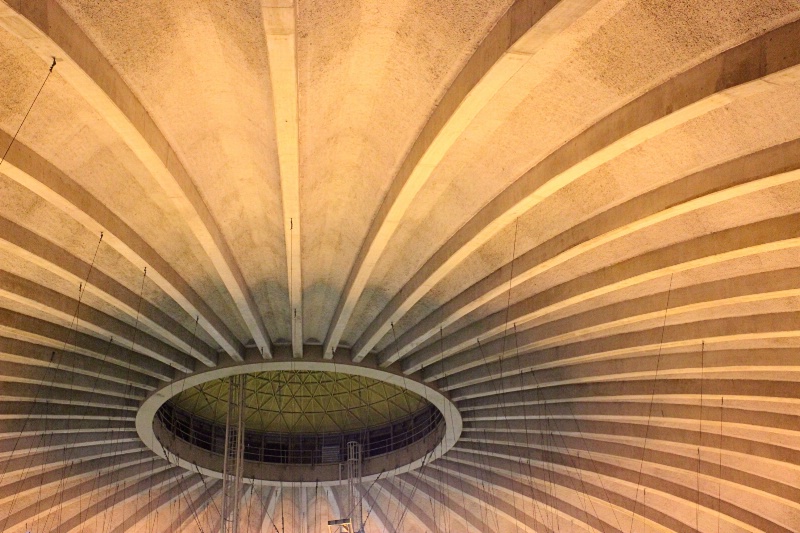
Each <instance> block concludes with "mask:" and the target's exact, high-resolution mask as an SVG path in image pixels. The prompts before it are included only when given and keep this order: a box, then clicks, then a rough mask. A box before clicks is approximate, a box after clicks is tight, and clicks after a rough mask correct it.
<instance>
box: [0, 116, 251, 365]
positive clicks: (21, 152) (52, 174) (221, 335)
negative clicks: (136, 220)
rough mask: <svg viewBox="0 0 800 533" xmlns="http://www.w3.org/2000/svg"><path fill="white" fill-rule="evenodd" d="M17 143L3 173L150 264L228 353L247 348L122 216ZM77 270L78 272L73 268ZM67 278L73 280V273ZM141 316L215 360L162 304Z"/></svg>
mask: <svg viewBox="0 0 800 533" xmlns="http://www.w3.org/2000/svg"><path fill="white" fill-rule="evenodd" d="M10 142H11V138H10V137H9V136H8V134H6V133H5V132H2V131H0V144H4V143H9V144H10ZM13 146H14V149H13V150H11V151H9V154H8V155H7V156H6V159H5V160H4V161H3V167H2V173H3V174H4V175H5V176H8V177H9V178H11V179H12V180H14V181H15V182H17V183H18V184H20V185H22V186H23V187H25V188H27V189H28V190H30V191H31V192H33V193H34V194H36V195H38V196H39V197H41V198H43V199H44V200H46V201H47V202H49V203H50V204H51V205H53V206H54V207H56V208H57V209H60V210H61V211H63V212H64V213H66V214H67V215H68V216H70V217H71V218H73V219H74V220H75V221H77V222H78V223H80V224H81V225H83V226H84V227H85V228H86V229H88V230H89V231H91V232H92V233H94V234H95V235H99V234H100V232H103V242H104V243H105V244H108V245H109V246H111V247H112V248H113V249H114V250H115V251H116V252H117V253H119V254H120V255H121V256H122V257H124V258H125V259H127V260H128V261H130V262H131V264H133V265H135V266H136V267H137V268H138V269H141V268H142V267H144V266H147V267H148V269H147V277H148V278H149V279H151V280H153V282H154V283H155V284H156V285H158V287H159V288H160V289H161V290H163V291H164V292H165V293H166V294H167V295H168V296H169V297H170V298H172V299H173V300H174V301H175V302H177V303H178V305H180V306H181V307H182V308H183V309H184V310H185V311H186V313H187V314H188V315H189V316H191V317H198V316H199V317H201V318H202V320H201V321H200V326H201V327H203V329H205V331H206V332H207V333H208V334H209V335H210V336H211V337H212V338H213V339H214V340H215V341H217V342H218V343H219V345H220V346H222V347H223V349H225V351H226V352H228V353H231V352H236V353H243V350H244V347H243V346H242V345H241V343H240V342H239V341H238V340H237V339H236V337H235V336H234V335H233V333H231V331H230V330H229V329H228V328H227V326H225V324H224V323H223V322H222V320H221V319H220V318H219V317H218V316H217V315H216V314H215V313H214V312H213V311H212V310H211V308H210V307H209V306H208V304H206V303H205V301H203V300H202V298H200V296H199V295H198V294H197V293H196V292H195V291H194V289H192V288H191V287H190V286H189V284H188V283H187V282H186V281H185V280H184V279H183V278H182V277H181V276H180V275H179V274H178V272H177V271H176V270H175V269H174V268H172V267H171V266H170V265H169V264H168V263H167V262H166V261H165V260H164V259H163V258H162V257H161V256H160V255H158V253H157V252H156V251H155V250H153V249H152V247H150V246H149V245H148V244H147V243H146V242H145V241H144V240H143V239H142V238H141V237H140V236H139V235H138V234H137V233H136V232H135V231H133V229H131V228H130V227H129V226H128V225H127V224H125V223H124V222H123V221H122V219H120V218H119V217H118V216H117V215H116V214H114V213H113V212H112V211H111V210H110V209H109V208H108V207H107V206H106V205H105V204H103V203H102V202H100V201H99V200H97V199H96V198H95V197H94V196H92V195H91V194H90V193H89V191H87V190H86V189H84V188H83V187H81V186H80V185H78V184H77V183H76V182H75V181H73V180H72V179H71V178H70V177H69V176H67V175H66V174H64V173H63V172H61V171H60V170H58V169H57V168H55V167H54V166H53V165H51V164H50V163H48V162H47V161H46V160H45V159H44V158H42V157H41V156H39V155H38V154H37V153H35V152H34V151H33V150H31V149H30V148H28V147H27V146H26V145H24V144H23V143H21V142H20V141H19V140H15V141H14V145H13ZM72 273H73V275H75V274H76V273H75V272H74V271H73V272H72ZM62 277H63V276H62ZM67 279H70V281H73V280H72V276H70V277H69V278H67ZM125 292H126V291H124V290H121V289H117V290H116V293H125ZM126 303H127V304H128V305H127V306H125V307H123V310H124V311H125V312H126V313H127V314H130V312H131V309H128V307H129V306H130V302H128V301H127V300H126ZM140 320H142V322H143V323H145V324H147V325H148V326H149V327H150V328H152V329H153V330H154V331H156V332H158V333H159V335H161V336H162V337H163V338H164V339H166V340H167V341H168V342H170V343H172V344H173V345H174V346H175V347H177V348H179V349H181V350H183V351H184V352H187V353H188V352H191V353H192V354H193V355H194V356H195V357H197V358H198V359H200V360H201V361H202V362H203V363H204V364H205V365H208V366H214V365H216V360H217V353H216V351H215V350H214V349H212V348H211V347H210V346H208V345H206V344H205V343H204V342H202V341H200V339H197V338H196V337H195V336H194V335H193V334H192V332H190V331H188V330H187V329H186V328H184V327H182V326H181V325H180V324H178V323H177V322H176V321H175V320H174V319H173V318H171V317H169V316H168V315H166V314H165V313H163V312H161V311H160V310H159V309H158V308H157V307H155V306H153V305H150V304H149V303H148V304H146V305H144V306H143V308H142V313H141V316H140Z"/></svg>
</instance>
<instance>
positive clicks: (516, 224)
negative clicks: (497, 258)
mask: <svg viewBox="0 0 800 533" xmlns="http://www.w3.org/2000/svg"><path fill="white" fill-rule="evenodd" d="M518 231H519V217H517V219H516V220H515V221H514V240H513V241H512V244H511V265H510V268H509V274H508V297H507V298H506V316H505V326H504V330H503V349H502V352H501V353H500V359H499V360H498V362H497V364H498V365H499V367H500V376H501V377H502V375H503V360H504V359H505V358H506V344H507V340H508V317H509V313H510V312H511V289H512V288H513V287H512V283H513V282H514V261H515V260H516V258H517V233H518ZM503 394H505V390H504V389H503V388H502V385H501V390H500V398H501V400H500V408H501V409H502V411H503V412H504V413H506V409H507V406H506V405H505V402H503V401H502V395H503ZM506 423H507V425H508V426H509V433H510V424H509V423H508V418H507V417H506ZM519 474H520V476H521V475H522V458H520V460H519ZM520 496H521V495H520ZM511 501H512V505H513V506H514V528H515V529H516V530H517V533H519V517H518V516H517V496H516V491H513V492H512V494H511ZM522 505H523V512H524V506H525V499H524V498H523V500H522Z"/></svg>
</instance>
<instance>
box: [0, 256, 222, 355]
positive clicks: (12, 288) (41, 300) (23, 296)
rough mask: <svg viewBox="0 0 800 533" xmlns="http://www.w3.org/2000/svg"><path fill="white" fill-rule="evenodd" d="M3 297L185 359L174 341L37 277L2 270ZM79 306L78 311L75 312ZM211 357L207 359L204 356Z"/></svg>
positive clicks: (140, 348) (150, 352) (142, 347)
mask: <svg viewBox="0 0 800 533" xmlns="http://www.w3.org/2000/svg"><path fill="white" fill-rule="evenodd" d="M0 297H3V298H5V299H7V300H9V301H12V302H14V303H17V304H21V305H22V306H24V307H28V308H31V309H34V310H36V311H37V312H39V313H43V314H45V315H49V316H50V317H52V318H53V319H54V320H53V321H54V322H57V323H61V325H62V326H64V327H70V326H72V325H73V321H74V320H75V321H76V327H78V328H79V329H82V330H84V331H89V332H90V334H93V335H94V336H97V337H99V338H101V339H109V338H112V337H113V338H114V339H116V340H117V342H118V343H119V344H121V345H126V346H132V345H133V344H134V343H135V349H136V351H137V352H140V353H142V354H144V355H146V356H148V357H150V358H152V359H156V360H163V359H169V360H175V361H181V360H184V358H185V354H184V353H183V352H181V351H180V350H178V349H177V348H174V347H173V346H172V345H170V344H167V343H165V342H163V341H162V340H160V339H158V338H156V337H153V336H152V335H150V334H148V333H147V332H145V331H138V329H137V330H135V329H134V328H133V327H132V326H131V325H130V324H127V323H125V322H123V321H122V320H119V319H117V318H115V317H113V316H110V315H108V314H106V313H103V312H102V311H99V310H97V309H95V308H94V307H91V306H90V305H88V304H87V303H86V302H81V304H80V306H79V305H78V300H77V299H75V298H70V297H69V296H65V295H63V294H61V293H59V292H57V291H54V290H52V289H48V288H47V287H43V286H42V285H39V284H37V283H35V282H33V281H30V280H27V279H25V278H21V277H19V276H17V275H15V274H11V273H10V272H6V271H5V270H0ZM76 310H78V314H77V315H76V314H75V312H76ZM204 360H205V361H208V360H207V359H204Z"/></svg>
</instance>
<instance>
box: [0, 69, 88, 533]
mask: <svg viewBox="0 0 800 533" xmlns="http://www.w3.org/2000/svg"><path fill="white" fill-rule="evenodd" d="M54 65H55V63H54ZM50 68H51V72H52V66H51V67H50ZM49 75H50V73H48V76H49ZM45 81H47V80H46V79H45ZM42 86H44V84H42ZM39 93H41V89H39ZM39 93H37V97H38V94H39ZM28 112H30V110H28ZM25 116H26V117H27V113H26V115H25ZM21 127H22V125H20V128H21ZM10 146H11V145H9V148H10ZM6 152H8V150H6ZM102 242H103V233H102V232H101V233H100V239H99V240H98V242H97V247H96V248H95V251H94V255H93V256H92V261H91V264H90V265H89V271H88V272H87V273H86V278H85V280H84V282H83V283H81V284H80V285H79V289H78V303H77V305H76V306H75V314H74V315H73V317H72V323H71V324H70V330H72V327H73V325H74V327H75V330H76V335H77V317H78V313H79V312H80V307H81V302H82V301H83V293H84V289H85V284H87V283H88V281H89V276H91V274H92V270H93V269H94V263H95V260H96V259H97V252H98V250H99V249H100V243H102ZM69 339H70V335H69V332H68V333H67V336H66V338H65V339H64V346H63V347H62V350H61V355H60V356H59V357H58V361H57V362H56V364H55V366H54V367H51V373H50V376H51V377H50V381H49V384H48V385H45V382H44V380H43V381H42V382H40V383H39V386H38V387H37V389H36V394H35V395H34V399H33V402H31V407H30V410H29V412H28V416H27V417H26V418H25V420H24V421H23V423H22V427H21V428H20V431H19V433H18V434H17V438H16V440H15V441H14V446H13V447H12V449H11V454H10V455H9V457H13V456H14V453H15V452H16V450H17V447H18V446H19V442H20V440H21V438H22V435H23V434H24V433H25V429H26V428H27V426H28V422H29V421H30V420H31V418H32V417H33V410H34V407H35V406H36V403H37V402H38V401H39V395H40V394H41V393H42V390H43V389H44V388H45V387H52V386H53V384H54V383H55V379H56V376H57V374H58V370H59V369H60V367H61V360H62V359H63V354H64V353H65V352H66V349H67V346H68V345H69ZM55 354H56V352H55V351H53V359H55ZM32 451H33V450H32V449H29V450H28V453H27V455H26V460H27V461H28V462H30V457H31V454H32ZM10 463H11V462H10V461H6V462H5V465H4V467H3V472H2V473H0V485H2V483H3V479H4V477H5V475H6V472H7V471H8V465H9V464H10ZM63 480H64V477H63V476H62V479H61V482H63ZM61 482H60V483H59V487H60V486H61ZM16 500H17V494H15V495H14V499H13V500H12V502H11V507H10V509H9V511H8V514H7V515H6V518H5V519H4V520H3V526H2V528H0V529H2V530H5V528H6V524H7V522H8V519H9V517H10V516H11V515H12V512H13V509H14V505H15V503H16Z"/></svg>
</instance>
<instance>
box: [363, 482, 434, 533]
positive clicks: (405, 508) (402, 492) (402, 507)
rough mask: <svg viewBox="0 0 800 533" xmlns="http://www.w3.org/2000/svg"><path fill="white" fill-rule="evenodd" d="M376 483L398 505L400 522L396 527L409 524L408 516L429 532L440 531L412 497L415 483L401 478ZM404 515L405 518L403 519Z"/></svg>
mask: <svg viewBox="0 0 800 533" xmlns="http://www.w3.org/2000/svg"><path fill="white" fill-rule="evenodd" d="M375 483H376V484H377V485H379V486H382V487H383V491H384V492H385V493H386V495H387V497H388V498H389V499H390V500H394V501H395V502H396V504H397V507H396V508H397V509H398V511H399V514H398V516H397V520H398V521H399V522H398V523H397V524H395V527H400V526H402V525H403V524H407V523H406V522H405V520H407V519H408V515H411V516H413V517H414V518H415V519H416V520H417V521H418V522H419V523H420V524H422V525H423V526H425V527H426V528H427V530H428V531H431V532H433V531H438V528H437V527H436V524H434V522H433V518H432V517H431V516H430V515H429V514H428V513H426V512H425V511H424V510H423V509H422V507H420V506H419V504H418V503H417V501H416V500H415V499H414V498H413V497H412V494H411V492H412V491H413V486H414V485H413V483H406V481H404V480H403V479H401V478H399V477H394V478H392V479H380V480H378V481H376V482H375ZM393 487H396V488H393ZM398 493H399V496H398V495H397V494H398ZM404 515H405V518H403V516H404ZM406 527H407V525H406ZM401 531H402V529H401Z"/></svg>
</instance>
